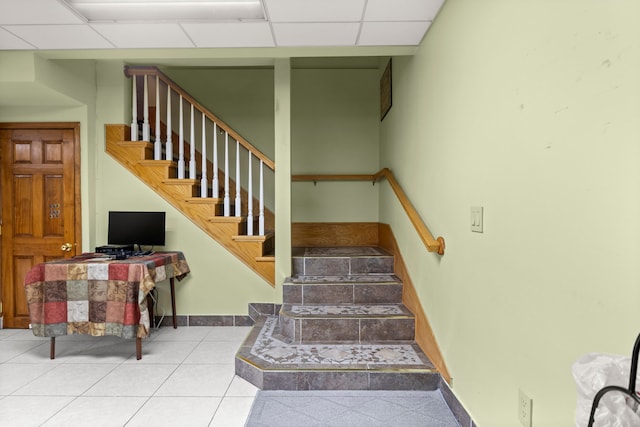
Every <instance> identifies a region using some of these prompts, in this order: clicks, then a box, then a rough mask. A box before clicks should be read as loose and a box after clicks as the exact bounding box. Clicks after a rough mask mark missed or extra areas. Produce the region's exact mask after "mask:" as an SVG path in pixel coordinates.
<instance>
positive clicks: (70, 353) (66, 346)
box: [10, 337, 93, 363]
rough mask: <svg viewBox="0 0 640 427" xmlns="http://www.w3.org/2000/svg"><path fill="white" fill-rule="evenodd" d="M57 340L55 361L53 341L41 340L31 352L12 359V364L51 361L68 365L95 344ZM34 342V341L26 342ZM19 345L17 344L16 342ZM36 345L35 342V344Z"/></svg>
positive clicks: (83, 341) (82, 341)
mask: <svg viewBox="0 0 640 427" xmlns="http://www.w3.org/2000/svg"><path fill="white" fill-rule="evenodd" d="M61 338H62V337H59V338H56V344H55V359H53V360H51V358H50V355H51V345H50V344H51V341H50V340H49V339H48V338H47V339H43V338H40V341H38V342H37V345H36V346H34V347H32V348H30V349H29V351H25V352H23V353H22V354H20V355H19V356H17V357H15V358H13V359H11V361H10V362H11V363H43V362H45V361H49V362H50V363H66V362H72V361H73V360H74V359H73V358H74V357H76V356H82V355H83V354H86V352H87V351H88V350H89V349H90V348H91V346H92V345H93V343H92V342H91V341H87V340H77V339H61ZM24 342H25V343H27V342H34V341H24ZM16 343H17V342H16ZM34 343H35V342H34Z"/></svg>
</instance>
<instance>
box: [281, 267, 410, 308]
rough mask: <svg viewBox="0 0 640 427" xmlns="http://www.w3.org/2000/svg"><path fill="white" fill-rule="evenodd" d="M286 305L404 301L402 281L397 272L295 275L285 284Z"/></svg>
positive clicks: (394, 302) (396, 302)
mask: <svg viewBox="0 0 640 427" xmlns="http://www.w3.org/2000/svg"><path fill="white" fill-rule="evenodd" d="M282 292H283V302H284V303H285V304H304V305H308V304H400V303H401V302H402V282H401V281H400V279H398V277H397V276H395V275H393V274H380V275H347V276H295V277H290V278H288V279H287V280H285V282H284V283H283V290H282Z"/></svg>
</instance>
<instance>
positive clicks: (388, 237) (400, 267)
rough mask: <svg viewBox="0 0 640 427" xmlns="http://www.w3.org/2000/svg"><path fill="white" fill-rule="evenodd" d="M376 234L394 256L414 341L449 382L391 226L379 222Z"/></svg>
mask: <svg viewBox="0 0 640 427" xmlns="http://www.w3.org/2000/svg"><path fill="white" fill-rule="evenodd" d="M378 235H379V242H378V246H379V247H381V248H383V249H384V250H386V251H387V252H389V253H390V254H392V255H393V257H394V268H395V273H396V276H398V277H399V278H400V279H401V280H402V283H403V288H402V302H403V303H404V305H405V306H406V307H407V308H408V309H409V310H411V312H412V313H413V314H414V315H415V317H416V342H417V343H418V345H419V346H420V348H421V349H422V351H423V352H424V353H425V354H426V355H427V357H428V358H429V359H430V360H431V362H433V364H434V366H435V367H436V369H437V370H438V372H440V375H442V378H443V379H444V380H445V381H446V382H447V383H449V384H451V374H449V370H448V369H447V365H446V363H445V361H444V357H443V356H442V352H441V351H440V347H439V346H438V342H437V341H436V337H435V335H434V333H433V329H431V324H430V323H429V319H428V318H427V314H426V313H425V312H424V309H423V307H422V304H421V303H420V299H419V298H418V293H417V292H416V289H415V286H414V285H413V282H412V281H411V277H410V276H409V273H408V271H407V268H406V266H405V264H404V260H403V259H402V254H401V253H400V248H399V247H398V243H397V242H396V239H395V237H394V235H393V231H392V230H391V227H390V226H389V225H388V224H379V232H378Z"/></svg>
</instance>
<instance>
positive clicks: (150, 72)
mask: <svg viewBox="0 0 640 427" xmlns="http://www.w3.org/2000/svg"><path fill="white" fill-rule="evenodd" d="M124 74H125V75H126V76H127V77H133V76H145V75H147V76H158V77H159V78H160V80H162V81H163V82H164V83H166V84H167V85H169V86H171V89H172V90H173V91H174V92H176V93H178V94H179V95H182V98H183V99H186V100H187V102H189V103H190V104H192V105H193V106H194V107H195V108H196V109H198V110H199V111H200V112H201V113H202V114H204V115H205V116H207V117H208V118H209V120H211V121H212V122H214V123H215V124H216V126H218V127H220V128H222V129H223V130H224V131H225V132H226V133H228V134H229V136H230V137H231V138H233V139H234V140H236V141H238V142H239V143H240V145H242V146H243V147H244V148H246V149H247V150H249V151H251V152H252V153H253V155H254V156H255V157H257V158H258V159H260V160H262V162H263V163H264V165H265V166H266V167H268V168H269V169H271V170H275V169H276V165H275V163H274V162H273V160H271V159H270V158H269V157H267V156H266V155H264V154H263V153H262V152H261V151H260V150H258V149H257V148H256V147H254V146H253V145H252V144H251V143H250V142H249V141H247V140H246V139H244V138H243V137H242V135H240V134H239V133H238V132H236V131H235V130H233V129H232V128H231V127H230V126H229V125H227V124H226V123H225V122H223V121H222V120H220V118H218V117H217V116H216V115H215V114H213V113H212V112H210V111H209V110H208V109H207V108H206V107H205V106H203V105H202V104H200V103H199V102H198V101H196V100H195V98H193V97H192V96H191V95H189V94H188V93H187V92H185V91H184V90H183V89H182V88H181V87H180V86H179V85H178V84H177V83H176V82H174V81H173V80H171V79H170V78H169V77H168V76H167V75H166V74H164V73H163V72H162V71H160V70H159V69H158V67H154V66H142V65H140V66H129V65H127V66H125V67H124Z"/></svg>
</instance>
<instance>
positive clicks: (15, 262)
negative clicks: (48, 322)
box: [0, 123, 80, 328]
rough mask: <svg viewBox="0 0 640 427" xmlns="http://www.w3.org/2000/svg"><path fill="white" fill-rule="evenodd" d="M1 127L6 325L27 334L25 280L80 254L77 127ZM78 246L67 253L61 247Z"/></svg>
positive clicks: (3, 268)
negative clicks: (48, 263) (51, 264)
mask: <svg viewBox="0 0 640 427" xmlns="http://www.w3.org/2000/svg"><path fill="white" fill-rule="evenodd" d="M4 126H8V127H9V128H8V129H7V128H3V125H2V124H0V144H1V151H0V153H1V158H2V173H1V176H0V184H1V187H0V189H1V193H2V236H1V241H2V301H3V312H4V313H3V314H4V324H5V326H6V327H8V328H12V327H17V328H26V327H28V325H29V313H28V309H27V304H26V300H25V295H24V285H23V282H24V276H25V274H26V273H27V272H28V271H29V270H30V269H31V268H32V267H33V266H35V265H36V264H39V263H41V262H45V261H51V260H55V259H60V258H64V257H69V256H73V255H75V254H76V248H78V247H80V242H79V232H78V230H79V220H80V209H79V206H80V203H79V202H80V201H79V194H80V193H79V188H78V182H79V180H78V175H79V167H78V165H77V160H78V157H79V155H78V154H79V150H78V146H79V143H78V131H79V129H78V127H77V125H75V124H51V123H49V124H43V125H41V126H38V125H37V124H33V125H32V124H28V125H27V124H24V127H20V125H19V124H16V125H4ZM65 243H71V244H73V249H72V250H71V251H69V252H65V251H64V250H63V249H62V245H64V244H65Z"/></svg>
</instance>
